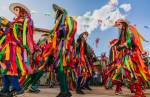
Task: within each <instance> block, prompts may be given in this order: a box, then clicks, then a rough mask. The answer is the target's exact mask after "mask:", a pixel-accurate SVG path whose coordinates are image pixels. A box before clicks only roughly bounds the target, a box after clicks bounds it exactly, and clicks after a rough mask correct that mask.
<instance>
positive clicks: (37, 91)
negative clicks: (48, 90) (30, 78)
mask: <svg viewBox="0 0 150 97" xmlns="http://www.w3.org/2000/svg"><path fill="white" fill-rule="evenodd" d="M29 92H31V93H39V92H40V90H39V89H29Z"/></svg>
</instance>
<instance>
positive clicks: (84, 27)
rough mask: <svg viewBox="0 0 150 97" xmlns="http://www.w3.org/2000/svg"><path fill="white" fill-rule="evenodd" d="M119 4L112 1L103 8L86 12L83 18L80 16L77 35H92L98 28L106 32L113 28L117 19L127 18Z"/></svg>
mask: <svg viewBox="0 0 150 97" xmlns="http://www.w3.org/2000/svg"><path fill="white" fill-rule="evenodd" d="M118 4H119V2H118V0H110V1H109V2H108V3H107V4H106V5H104V6H102V7H101V8H99V9H96V10H94V11H89V12H86V13H85V14H84V15H83V16H79V17H78V18H77V21H78V30H77V33H78V34H80V33H82V32H84V31H88V32H89V33H91V32H92V31H94V30H95V29H96V28H98V27H100V29H101V30H102V31H104V30H106V29H108V28H110V27H112V26H113V24H114V22H115V21H116V20H117V19H119V18H125V16H126V15H125V14H122V13H121V12H120V10H119V7H118Z"/></svg>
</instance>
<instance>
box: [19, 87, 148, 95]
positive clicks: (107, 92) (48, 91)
mask: <svg viewBox="0 0 150 97" xmlns="http://www.w3.org/2000/svg"><path fill="white" fill-rule="evenodd" d="M92 89H93V90H92V91H88V90H85V91H84V92H85V94H84V95H78V94H76V93H75V92H74V91H72V95H73V96H72V97H131V96H132V95H133V94H131V93H130V91H129V90H128V89H126V88H123V94H122V95H119V96H117V95H115V94H114V90H113V89H112V90H106V89H104V88H103V87H92ZM40 90H41V92H40V93H38V94H32V93H25V94H24V95H23V96H18V97H56V96H57V94H58V93H59V88H52V89H51V88H40ZM145 93H146V97H150V90H145Z"/></svg>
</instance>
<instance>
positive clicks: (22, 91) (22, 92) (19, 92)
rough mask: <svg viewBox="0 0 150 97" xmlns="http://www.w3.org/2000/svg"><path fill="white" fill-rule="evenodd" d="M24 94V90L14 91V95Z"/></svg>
mask: <svg viewBox="0 0 150 97" xmlns="http://www.w3.org/2000/svg"><path fill="white" fill-rule="evenodd" d="M23 94H24V90H22V89H21V90H20V91H16V94H15V95H23Z"/></svg>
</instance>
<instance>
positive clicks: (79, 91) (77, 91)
mask: <svg viewBox="0 0 150 97" xmlns="http://www.w3.org/2000/svg"><path fill="white" fill-rule="evenodd" d="M76 93H77V94H84V92H83V91H82V90H76Z"/></svg>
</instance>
